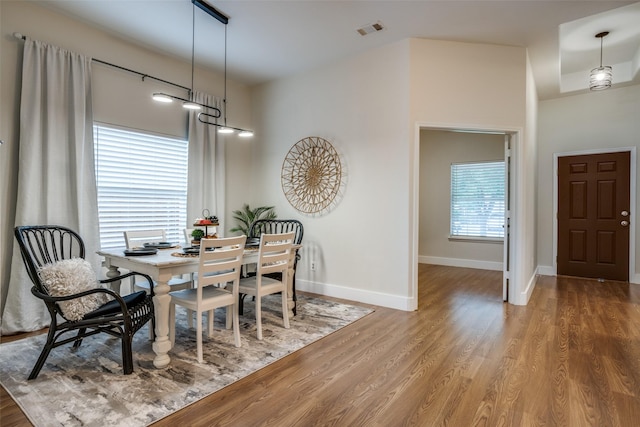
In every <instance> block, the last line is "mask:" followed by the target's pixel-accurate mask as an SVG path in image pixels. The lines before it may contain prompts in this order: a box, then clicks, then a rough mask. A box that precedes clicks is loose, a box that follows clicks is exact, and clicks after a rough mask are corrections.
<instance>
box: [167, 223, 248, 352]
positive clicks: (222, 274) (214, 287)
mask: <svg viewBox="0 0 640 427" xmlns="http://www.w3.org/2000/svg"><path fill="white" fill-rule="evenodd" d="M246 239H247V236H244V235H243V236H239V237H228V238H218V239H202V240H201V241H200V263H199V265H198V287H197V288H195V289H184V290H181V291H175V292H169V295H170V296H171V304H170V306H169V307H170V308H169V339H170V341H171V345H172V346H173V344H174V343H175V337H176V305H180V306H182V307H186V308H187V309H190V310H193V311H195V313H196V349H197V356H198V362H199V363H202V361H203V352H202V313H203V312H205V311H206V312H208V316H207V320H208V322H207V334H208V336H209V337H210V338H211V337H212V336H213V323H214V310H215V309H216V308H219V307H226V310H227V312H226V327H227V329H228V328H230V326H231V325H233V337H234V342H235V346H236V347H240V345H241V343H240V325H239V321H238V287H239V284H240V268H241V266H242V256H243V254H244V245H245V241H246Z"/></svg>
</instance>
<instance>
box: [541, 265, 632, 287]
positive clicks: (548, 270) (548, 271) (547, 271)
mask: <svg viewBox="0 0 640 427" xmlns="http://www.w3.org/2000/svg"><path fill="white" fill-rule="evenodd" d="M538 274H541V275H543V276H555V275H556V269H555V268H554V267H552V266H549V265H539V266H538ZM629 283H633V284H634V285H640V274H633V275H632V276H631V277H630V278H629Z"/></svg>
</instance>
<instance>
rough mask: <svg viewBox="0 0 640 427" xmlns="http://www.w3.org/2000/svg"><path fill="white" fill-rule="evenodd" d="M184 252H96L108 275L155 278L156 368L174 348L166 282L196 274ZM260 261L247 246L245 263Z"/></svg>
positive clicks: (291, 307) (291, 306)
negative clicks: (133, 273) (125, 273)
mask: <svg viewBox="0 0 640 427" xmlns="http://www.w3.org/2000/svg"><path fill="white" fill-rule="evenodd" d="M299 248H300V246H299V245H297V246H296V247H295V250H293V251H291V256H292V257H295V256H296V253H297V250H298V249H299ZM174 252H177V253H178V254H182V249H180V248H169V249H159V250H158V252H157V253H156V254H154V255H144V256H141V255H135V256H131V255H125V253H124V249H105V250H99V251H96V253H97V254H98V255H100V256H102V257H104V261H103V262H102V265H103V266H104V267H106V268H107V273H106V276H107V277H109V278H112V277H117V276H119V275H120V274H121V273H120V271H119V269H121V268H123V269H126V270H129V271H136V272H139V273H144V274H148V275H149V276H151V278H152V279H153V280H154V281H155V285H154V288H153V291H154V297H153V304H154V310H155V323H156V328H155V332H156V338H155V341H154V343H153V345H152V347H153V351H154V352H155V353H156V357H155V358H154V360H153V365H154V366H155V367H156V368H164V367H166V366H167V365H169V363H170V362H171V358H170V357H169V354H168V353H169V350H171V342H170V341H169V305H170V301H171V296H169V290H170V287H169V285H168V284H167V283H168V282H169V280H170V279H171V278H172V277H173V276H178V275H181V274H189V273H197V271H198V262H199V258H198V257H186V256H179V255H178V254H174ZM257 261H258V250H257V249H245V251H244V256H243V259H242V262H243V264H251V263H255V262H257ZM289 265H290V266H291V267H290V268H289V272H288V275H287V276H288V280H287V294H288V295H287V299H288V301H287V305H288V312H289V313H288V314H289V317H292V316H293V311H294V309H295V301H294V292H293V287H294V283H293V277H294V274H293V262H291V263H290V264H289ZM120 285H121V283H120V281H116V282H113V283H112V285H111V288H112V290H113V291H115V292H118V293H120Z"/></svg>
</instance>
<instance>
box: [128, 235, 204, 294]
mask: <svg viewBox="0 0 640 427" xmlns="http://www.w3.org/2000/svg"><path fill="white" fill-rule="evenodd" d="M166 240H167V233H166V231H165V230H163V229H157V230H128V231H124V241H125V243H126V245H127V249H133V248H136V247H142V246H144V244H145V243H153V242H166ZM132 285H133V289H134V290H146V291H148V290H149V288H148V286H149V284H148V283H146V282H136V283H132ZM169 286H170V287H171V290H179V289H188V288H191V287H192V286H193V283H192V281H191V279H185V278H182V277H173V278H172V279H171V280H169Z"/></svg>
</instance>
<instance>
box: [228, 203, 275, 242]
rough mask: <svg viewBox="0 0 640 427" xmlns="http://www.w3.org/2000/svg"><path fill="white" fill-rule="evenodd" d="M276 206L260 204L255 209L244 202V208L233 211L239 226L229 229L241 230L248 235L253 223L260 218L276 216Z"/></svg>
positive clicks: (232, 230) (233, 230)
mask: <svg viewBox="0 0 640 427" xmlns="http://www.w3.org/2000/svg"><path fill="white" fill-rule="evenodd" d="M276 217H277V215H276V212H275V206H259V207H257V208H255V209H251V207H250V206H249V205H248V204H244V205H243V206H242V209H239V210H235V211H233V219H235V220H236V222H237V226H235V227H233V228H231V229H229V231H231V232H233V233H235V232H241V233H242V234H244V235H246V236H248V235H249V230H250V229H251V225H252V224H253V223H254V222H255V221H257V220H259V219H274V218H276Z"/></svg>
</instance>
